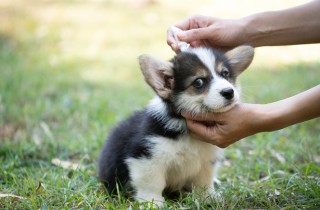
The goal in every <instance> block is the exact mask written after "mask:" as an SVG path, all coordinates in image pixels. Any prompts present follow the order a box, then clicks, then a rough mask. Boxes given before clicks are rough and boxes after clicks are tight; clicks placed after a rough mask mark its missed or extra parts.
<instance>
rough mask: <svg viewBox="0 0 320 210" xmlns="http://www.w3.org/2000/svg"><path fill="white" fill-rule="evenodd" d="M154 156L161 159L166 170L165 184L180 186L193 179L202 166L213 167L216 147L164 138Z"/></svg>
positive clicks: (216, 153)
mask: <svg viewBox="0 0 320 210" xmlns="http://www.w3.org/2000/svg"><path fill="white" fill-rule="evenodd" d="M154 154H155V155H154V158H157V159H158V160H161V161H159V162H162V163H163V166H164V169H165V170H166V172H165V173H166V182H167V185H169V186H172V188H182V187H183V186H184V185H185V184H186V182H188V181H189V180H191V179H194V177H196V176H197V175H198V174H199V173H200V172H201V171H202V170H203V168H208V167H213V162H214V161H215V160H216V157H217V155H218V151H217V148H216V147H214V146H212V145H209V144H206V143H203V142H200V141H197V140H196V141H193V140H189V139H187V140H186V139H182V140H180V141H171V140H164V141H161V143H159V144H157V146H156V148H155V153H154Z"/></svg>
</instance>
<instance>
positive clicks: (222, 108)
mask: <svg viewBox="0 0 320 210" xmlns="http://www.w3.org/2000/svg"><path fill="white" fill-rule="evenodd" d="M235 104H236V102H235V101H234V100H228V101H226V102H225V103H224V104H223V105H221V106H217V107H210V106H208V105H206V104H202V107H203V109H202V110H203V112H213V113H214V112H226V111H228V110H230V109H231V108H232V107H233V106H234V105H235Z"/></svg>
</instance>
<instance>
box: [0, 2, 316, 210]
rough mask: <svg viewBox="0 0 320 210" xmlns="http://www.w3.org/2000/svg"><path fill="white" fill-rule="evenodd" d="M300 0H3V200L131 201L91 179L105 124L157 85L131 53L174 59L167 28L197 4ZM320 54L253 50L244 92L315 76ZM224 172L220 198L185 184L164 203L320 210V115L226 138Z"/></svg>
mask: <svg viewBox="0 0 320 210" xmlns="http://www.w3.org/2000/svg"><path fill="white" fill-rule="evenodd" d="M303 2H304V1H301V0H300V1H297V0H295V1H294V0H292V1H290V0H286V1H275V0H273V1H266V2H261V3H260V2H259V1H256V2H255V3H252V1H249V0H243V1H242V0H241V1H231V0H227V1H209V0H207V1H205V0H202V1H191V0H187V1H174V2H173V1H169V0H164V1H160V0H158V1H157V0H153V1H152V0H151V1H148V0H136V1H135V0H126V1H125V0H119V1H116V0H105V1H102V0H89V1H85V0H67V1H50V0H49V1H38V0H28V1H23V0H15V1H11V0H2V1H1V2H0V145H1V146H0V164H1V170H0V209H127V208H128V207H129V206H131V208H132V209H137V208H138V204H137V203H135V202H134V201H133V200H131V199H127V198H125V197H121V196H119V197H111V196H109V195H108V194H107V193H106V191H105V189H104V187H103V186H102V184H100V183H99V181H98V180H97V177H96V160H97V157H98V155H99V152H100V149H101V146H102V144H103V142H104V139H105V137H106V135H107V133H108V132H109V131H110V129H111V128H112V127H113V126H114V125H116V124H117V122H119V121H121V120H122V119H124V118H125V117H126V116H128V115H129V114H130V113H132V112H133V111H134V110H137V109H140V108H142V107H144V106H145V105H146V104H147V103H148V101H149V100H150V99H151V98H152V96H153V95H154V93H153V92H152V90H151V89H150V88H149V87H148V86H147V85H146V84H145V82H144V81H143V78H142V76H141V74H140V70H139V68H138V62H137V57H138V56H139V55H140V54H143V53H150V54H153V55H156V56H159V57H162V58H164V59H170V58H171V57H172V56H173V55H174V53H173V52H172V51H171V50H170V49H169V47H167V45H166V41H165V36H166V29H167V27H168V26H169V25H170V24H173V23H175V22H177V21H179V20H181V19H182V18H184V17H186V16H187V15H190V14H193V13H201V14H214V15H216V16H219V17H226V18H232V17H242V16H245V15H247V14H250V13H252V12H259V11H263V10H268V9H281V8H286V7H288V6H294V5H297V4H299V3H303ZM319 57H320V46H319V45H307V46H291V47H288V46H287V47H268V48H261V49H256V56H255V60H254V62H253V64H252V65H251V66H250V68H249V69H248V70H247V71H246V72H245V73H244V74H243V75H242V76H241V77H240V83H241V85H242V94H243V99H242V100H243V101H245V102H250V103H270V102H273V101H276V100H280V99H282V98H286V97H289V96H292V95H294V94H297V93H299V92H301V91H304V90H307V89H308V88H311V87H313V86H315V85H318V84H319V83H320V61H319ZM219 176H220V180H221V182H222V184H221V186H219V187H218V188H219V190H220V191H221V193H222V195H223V197H224V200H223V201H222V202H216V201H214V200H213V201H212V204H211V205H209V206H208V205H205V204H203V203H202V201H201V200H199V199H196V198H195V196H194V195H193V194H186V195H182V196H181V197H180V198H179V199H177V200H168V201H167V208H168V209H208V208H211V209H212V208H213V209H320V119H315V120H311V121H308V122H305V123H301V124H298V125H294V126H291V127H288V128H285V129H282V130H279V131H276V132H270V133H260V134H256V135H254V136H251V137H248V138H246V139H244V140H242V141H240V142H238V143H237V144H234V145H232V146H230V147H228V148H227V149H226V151H225V160H224V162H223V165H222V168H221V171H220V174H219Z"/></svg>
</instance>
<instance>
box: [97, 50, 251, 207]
mask: <svg viewBox="0 0 320 210" xmlns="http://www.w3.org/2000/svg"><path fill="white" fill-rule="evenodd" d="M253 55H254V50H253V48H252V47H250V46H239V47H236V48H234V49H232V50H230V51H227V52H225V53H222V52H220V51H218V50H215V49H211V48H210V49H209V48H188V49H187V50H185V51H183V52H180V53H179V54H177V55H176V56H175V57H174V58H173V59H172V60H170V61H164V60H162V59H159V58H156V57H153V56H150V55H142V56H140V57H139V62H140V68H141V71H142V74H143V75H144V78H145V80H146V82H147V83H148V84H149V85H150V86H151V88H152V89H153V90H154V91H155V93H156V96H155V97H154V98H153V99H152V100H151V102H150V104H149V105H148V106H147V107H146V108H145V109H143V110H140V111H137V112H135V113H134V114H132V115H131V116H130V117H129V118H127V119H126V120H124V121H123V122H122V123H120V124H119V125H118V126H117V127H116V128H114V129H113V130H112V132H111V133H110V135H109V137H108V138H107V141H106V143H105V145H104V147H103V150H102V152H101V155H100V158H99V161H98V176H99V179H101V180H102V182H103V183H104V184H105V186H106V188H107V190H108V191H109V193H116V192H117V190H116V188H117V187H118V186H122V187H124V188H125V189H131V190H133V191H134V197H135V199H136V200H137V201H139V202H144V201H151V202H153V203H155V204H157V205H162V204H163V202H164V198H163V191H164V190H166V191H169V192H171V191H172V192H174V191H179V190H182V189H189V190H199V191H200V190H201V191H203V189H204V193H202V194H201V195H202V196H215V194H216V192H215V190H214V185H213V180H215V179H216V178H217V177H216V176H217V170H218V165H219V163H218V160H219V158H220V157H221V155H222V149H221V148H218V147H216V146H214V145H211V144H208V143H205V142H203V141H200V140H198V139H195V138H194V137H192V136H190V134H189V132H188V128H187V125H186V122H185V119H184V118H183V117H182V116H181V114H180V113H181V112H182V111H186V112H189V113H193V114H199V113H206V112H224V111H227V110H229V109H230V108H232V107H233V106H234V105H235V104H236V103H237V102H238V101H239V92H238V89H237V85H236V78H237V77H238V75H239V74H240V73H241V72H243V71H244V70H245V69H246V68H247V67H248V66H249V64H250V63H251V61H252V59H253Z"/></svg>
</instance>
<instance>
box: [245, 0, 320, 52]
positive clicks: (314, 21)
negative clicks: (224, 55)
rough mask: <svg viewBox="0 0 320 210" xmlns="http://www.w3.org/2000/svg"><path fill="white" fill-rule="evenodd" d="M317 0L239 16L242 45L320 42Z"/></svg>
mask: <svg viewBox="0 0 320 210" xmlns="http://www.w3.org/2000/svg"><path fill="white" fill-rule="evenodd" d="M319 11H320V1H319V0H316V1H312V2H309V3H307V4H304V5H301V6H297V7H294V8H290V9H286V10H280V11H272V12H263V13H258V14H254V15H251V16H248V17H245V18H243V19H241V20H240V21H242V22H243V23H244V25H245V33H246V37H247V40H246V44H250V45H252V46H254V47H260V46H278V45H290V44H309V43H318V42H320V21H319V20H320V12H319Z"/></svg>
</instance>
